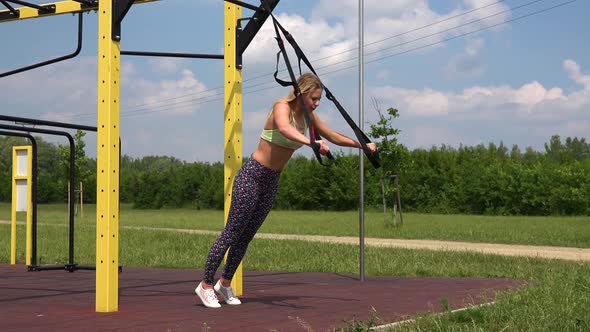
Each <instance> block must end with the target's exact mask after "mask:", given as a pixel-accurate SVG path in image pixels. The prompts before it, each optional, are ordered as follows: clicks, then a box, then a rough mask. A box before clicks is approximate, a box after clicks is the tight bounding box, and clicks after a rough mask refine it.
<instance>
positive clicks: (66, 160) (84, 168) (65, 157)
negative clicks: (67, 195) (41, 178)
mask: <svg viewBox="0 0 590 332" xmlns="http://www.w3.org/2000/svg"><path fill="white" fill-rule="evenodd" d="M84 136H86V132H84V131H82V130H80V129H78V130H76V134H74V145H75V147H74V177H75V181H76V183H73V184H72V187H73V188H76V186H77V184H78V183H79V182H82V183H87V182H91V181H89V179H90V178H91V175H92V173H93V172H92V169H91V165H93V163H92V162H91V160H89V159H88V158H87V157H86V152H85V149H86V143H85V142H84V140H83V138H84ZM59 153H60V155H61V166H62V171H63V174H64V178H65V179H68V180H67V181H65V183H66V186H67V183H68V181H69V179H70V146H69V145H68V146H65V145H61V144H60V145H59ZM66 189H67V188H66ZM66 191H67V190H66Z"/></svg>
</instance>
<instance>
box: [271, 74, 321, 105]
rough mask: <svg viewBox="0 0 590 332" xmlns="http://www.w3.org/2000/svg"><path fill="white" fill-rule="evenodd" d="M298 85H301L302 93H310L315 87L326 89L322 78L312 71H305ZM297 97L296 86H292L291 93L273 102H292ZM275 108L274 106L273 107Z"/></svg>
mask: <svg viewBox="0 0 590 332" xmlns="http://www.w3.org/2000/svg"><path fill="white" fill-rule="evenodd" d="M297 86H299V91H300V92H301V94H304V93H308V92H310V91H313V90H315V89H324V86H323V85H322V82H321V81H320V79H319V78H318V77H317V76H315V75H314V74H312V73H305V74H303V75H301V76H299V78H298V79H297ZM295 99H297V95H295V88H291V91H289V94H288V95H287V96H286V97H283V98H281V99H279V100H277V101H275V102H274V103H273V106H274V105H275V104H276V103H279V102H287V103H289V102H292V101H293V100H295ZM273 108H274V107H273Z"/></svg>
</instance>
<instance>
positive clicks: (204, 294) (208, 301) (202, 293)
mask: <svg viewBox="0 0 590 332" xmlns="http://www.w3.org/2000/svg"><path fill="white" fill-rule="evenodd" d="M209 287H211V286H209ZM195 293H197V296H198V297H199V298H200V299H201V302H203V305H204V306H205V307H207V308H219V307H221V304H219V300H218V299H217V296H216V295H215V291H214V290H213V288H209V289H205V288H203V282H200V283H199V286H197V288H195ZM226 302H227V301H226Z"/></svg>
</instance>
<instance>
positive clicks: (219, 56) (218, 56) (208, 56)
mask: <svg viewBox="0 0 590 332" xmlns="http://www.w3.org/2000/svg"><path fill="white" fill-rule="evenodd" d="M121 55H139V56H161V57H169V58H194V59H197V58H198V59H223V54H195V53H165V52H139V51H121Z"/></svg>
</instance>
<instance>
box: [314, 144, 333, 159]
mask: <svg viewBox="0 0 590 332" xmlns="http://www.w3.org/2000/svg"><path fill="white" fill-rule="evenodd" d="M315 142H316V144H318V145H319V146H320V149H319V151H320V154H321V155H323V156H325V155H326V154H328V152H330V147H329V146H328V144H326V142H324V141H323V140H317V141H315Z"/></svg>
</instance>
